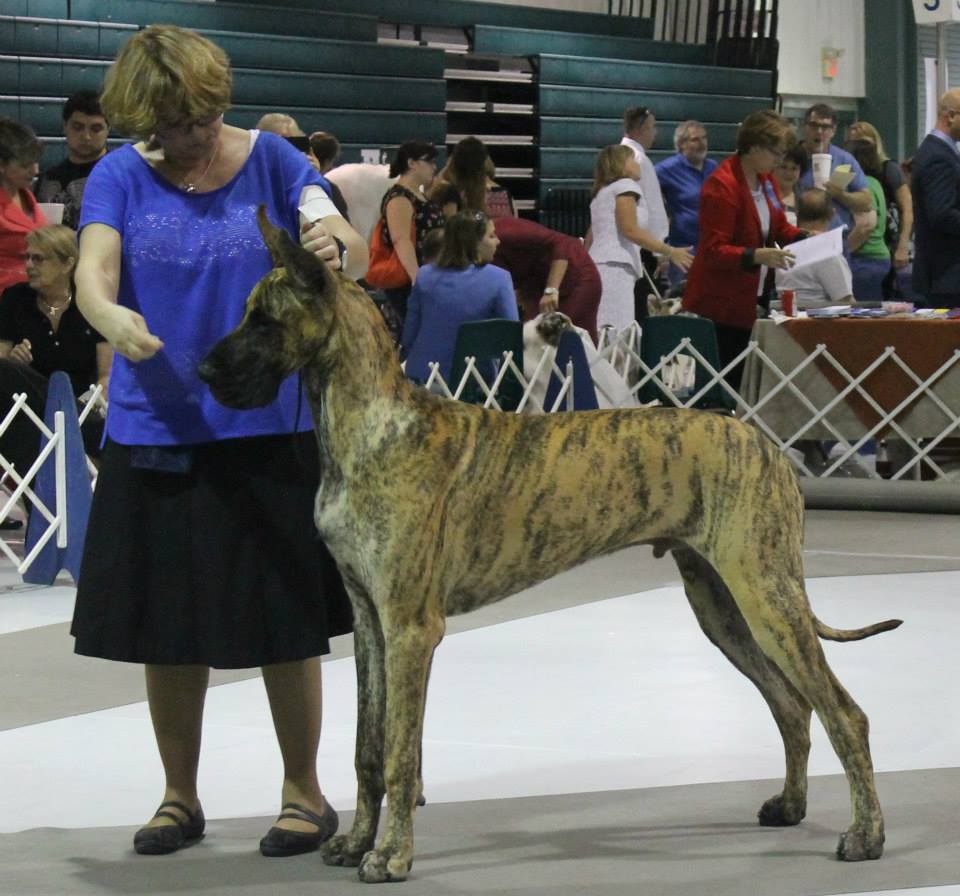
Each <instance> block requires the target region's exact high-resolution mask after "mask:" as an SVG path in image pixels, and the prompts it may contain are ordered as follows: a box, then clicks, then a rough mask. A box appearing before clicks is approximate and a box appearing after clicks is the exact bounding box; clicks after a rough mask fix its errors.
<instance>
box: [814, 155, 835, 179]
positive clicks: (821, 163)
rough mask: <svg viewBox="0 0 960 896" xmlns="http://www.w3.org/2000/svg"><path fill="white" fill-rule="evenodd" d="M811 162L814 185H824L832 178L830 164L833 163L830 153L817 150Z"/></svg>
mask: <svg viewBox="0 0 960 896" xmlns="http://www.w3.org/2000/svg"><path fill="white" fill-rule="evenodd" d="M811 164H812V165H813V185H814V186H815V187H823V186H824V184H826V182H827V181H828V180H830V166H831V165H832V164H833V159H832V157H831V156H830V153H828V152H815V153H814V154H813V155H812V156H811Z"/></svg>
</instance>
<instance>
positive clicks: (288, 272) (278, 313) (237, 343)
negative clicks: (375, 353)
mask: <svg viewBox="0 0 960 896" xmlns="http://www.w3.org/2000/svg"><path fill="white" fill-rule="evenodd" d="M257 221H258V223H259V225H260V232H261V233H262V234H263V240H264V242H265V243H266V244H267V248H268V249H269V250H270V255H271V257H272V258H273V263H274V265H275V267H274V269H273V270H272V271H270V272H269V273H268V274H266V275H265V276H264V277H263V278H262V279H261V280H260V282H259V283H257V285H256V286H255V287H254V288H253V291H252V292H251V293H250V296H249V297H248V299H247V308H246V312H245V313H244V316H243V320H241V321H240V324H239V325H238V326H237V328H236V329H235V330H234V331H233V332H232V333H230V334H228V335H227V336H225V337H224V338H223V339H221V340H220V341H219V342H218V343H217V344H216V345H215V346H214V347H213V348H212V349H211V350H210V352H209V353H208V354H207V356H206V358H204V359H203V361H201V363H200V366H199V368H198V373H199V375H200V378H201V379H202V380H204V382H206V383H207V384H208V385H209V386H210V391H211V392H212V393H213V396H214V398H216V399H217V401H219V402H220V403H221V404H224V405H226V406H227V407H233V408H254V407H263V406H264V405H267V404H269V403H270V402H271V401H273V400H274V399H275V398H276V396H277V391H278V389H279V388H280V384H281V383H282V382H283V381H284V380H285V379H286V378H287V377H288V376H290V374H291V373H293V372H294V371H296V370H299V369H300V368H301V367H303V366H304V365H305V364H307V363H308V362H315V361H322V360H323V357H324V349H325V347H326V346H327V344H328V342H329V338H330V330H331V328H332V324H333V320H334V314H335V308H334V298H335V297H336V293H337V290H338V289H339V286H340V283H339V281H340V279H341V278H339V277H338V276H337V275H335V274H334V273H333V272H332V271H330V270H329V268H328V267H327V266H326V265H325V264H324V263H323V262H322V261H320V259H318V258H317V257H316V256H315V255H313V254H312V253H310V252H308V251H306V250H305V249H303V248H301V247H300V246H298V245H297V244H296V243H295V242H294V241H293V240H292V239H291V238H290V236H289V234H287V232H286V231H285V230H283V229H281V228H279V227H274V226H273V224H271V223H270V221H269V220H268V218H267V214H266V211H265V209H264V207H263V206H262V205H261V206H260V208H259V209H258V211H257Z"/></svg>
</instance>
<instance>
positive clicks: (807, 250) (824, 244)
mask: <svg viewBox="0 0 960 896" xmlns="http://www.w3.org/2000/svg"><path fill="white" fill-rule="evenodd" d="M784 248H785V249H786V250H787V251H788V252H792V253H793V256H794V258H796V263H795V264H794V265H793V267H792V268H791V270H796V269H797V268H803V267H806V266H807V265H808V264H814V263H815V262H817V261H823V260H824V259H825V258H835V257H836V256H837V255H842V254H843V228H842V227H835V228H834V229H833V230H828V231H827V232H826V233H818V234H817V235H816V236H810V237H807V238H806V239H805V240H798V241H797V242H795V243H791V244H790V245H789V246H785V247H784Z"/></svg>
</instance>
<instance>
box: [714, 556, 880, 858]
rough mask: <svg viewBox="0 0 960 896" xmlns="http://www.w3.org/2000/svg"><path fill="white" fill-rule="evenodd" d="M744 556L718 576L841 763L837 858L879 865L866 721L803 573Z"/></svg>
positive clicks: (876, 803)
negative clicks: (821, 631)
mask: <svg viewBox="0 0 960 896" xmlns="http://www.w3.org/2000/svg"><path fill="white" fill-rule="evenodd" d="M747 550H748V548H747V547H746V546H745V547H744V551H747ZM749 550H750V554H749V556H748V555H747V554H746V553H744V554H743V555H741V556H740V557H731V558H727V559H726V561H725V562H721V563H719V564H718V565H717V571H718V573H719V574H720V575H721V577H722V578H723V580H724V582H725V583H726V584H727V587H728V588H729V589H730V593H731V594H732V595H733V598H734V600H735V601H736V602H737V606H738V607H739V608H740V611H741V613H743V617H744V619H745V620H746V623H747V625H748V626H749V627H750V631H751V632H753V635H754V638H756V640H757V643H758V644H759V645H760V647H761V649H762V650H763V652H764V653H765V654H766V655H767V656H768V657H769V658H770V660H771V661H772V662H773V663H775V664H776V665H777V666H778V667H779V668H780V671H781V672H782V673H783V674H784V675H785V676H786V677H787V679H789V681H790V683H791V684H792V685H793V687H794V688H796V690H797V691H799V693H800V694H801V695H802V696H803V698H804V700H805V701H806V702H807V703H809V704H810V705H811V706H812V707H813V710H814V712H816V714H817V716H818V718H819V719H820V721H821V723H822V724H823V727H824V729H825V730H826V732H827V736H828V737H829V738H830V742H831V744H832V745H833V749H834V750H835V751H836V754H837V757H838V758H839V760H840V762H841V763H842V764H843V768H844V771H845V772H846V775H847V781H848V782H849V785H850V794H851V800H852V804H853V805H852V808H853V820H852V822H851V825H850V827H849V828H848V829H847V831H846V832H845V833H843V834H841V835H840V841H839V843H838V845H837V856H838V858H841V859H844V860H845V861H848V862H859V861H862V860H864V859H878V858H880V856H881V855H883V840H884V834H883V813H882V812H881V810H880V801H879V799H878V797H877V789H876V782H875V780H874V774H873V765H872V763H871V761H870V745H869V740H868V731H869V723H868V722H867V717H866V715H865V714H864V712H863V710H861V709H860V707H859V706H857V704H856V703H855V702H854V700H853V698H852V697H851V696H850V695H849V694H848V693H847V692H846V691H845V690H844V688H843V686H842V685H841V684H840V682H839V681H837V679H836V677H835V676H834V674H833V672H832V671H831V669H830V667H829V665H828V664H827V659H826V657H825V656H824V654H823V649H822V647H821V645H820V641H819V638H818V636H817V631H816V627H815V624H814V621H813V614H812V612H811V610H810V605H809V602H808V601H807V596H806V592H805V591H804V585H803V576H802V573H801V574H788V572H787V570H789V569H790V568H791V567H798V566H800V564H799V563H795V564H791V563H790V562H789V561H788V560H784V561H783V562H778V563H770V564H766V565H764V564H763V563H762V561H759V562H758V560H757V557H756V549H755V548H750V549H749ZM759 570H763V572H762V573H760V572H759ZM747 574H748V575H749V577H748V575H747Z"/></svg>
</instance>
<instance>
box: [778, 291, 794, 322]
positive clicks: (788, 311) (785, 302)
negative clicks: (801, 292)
mask: <svg viewBox="0 0 960 896" xmlns="http://www.w3.org/2000/svg"><path fill="white" fill-rule="evenodd" d="M780 307H781V308H782V309H783V313H784V314H785V315H786V316H787V317H796V316H797V303H796V293H794V291H793V290H792V289H782V290H780Z"/></svg>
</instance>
